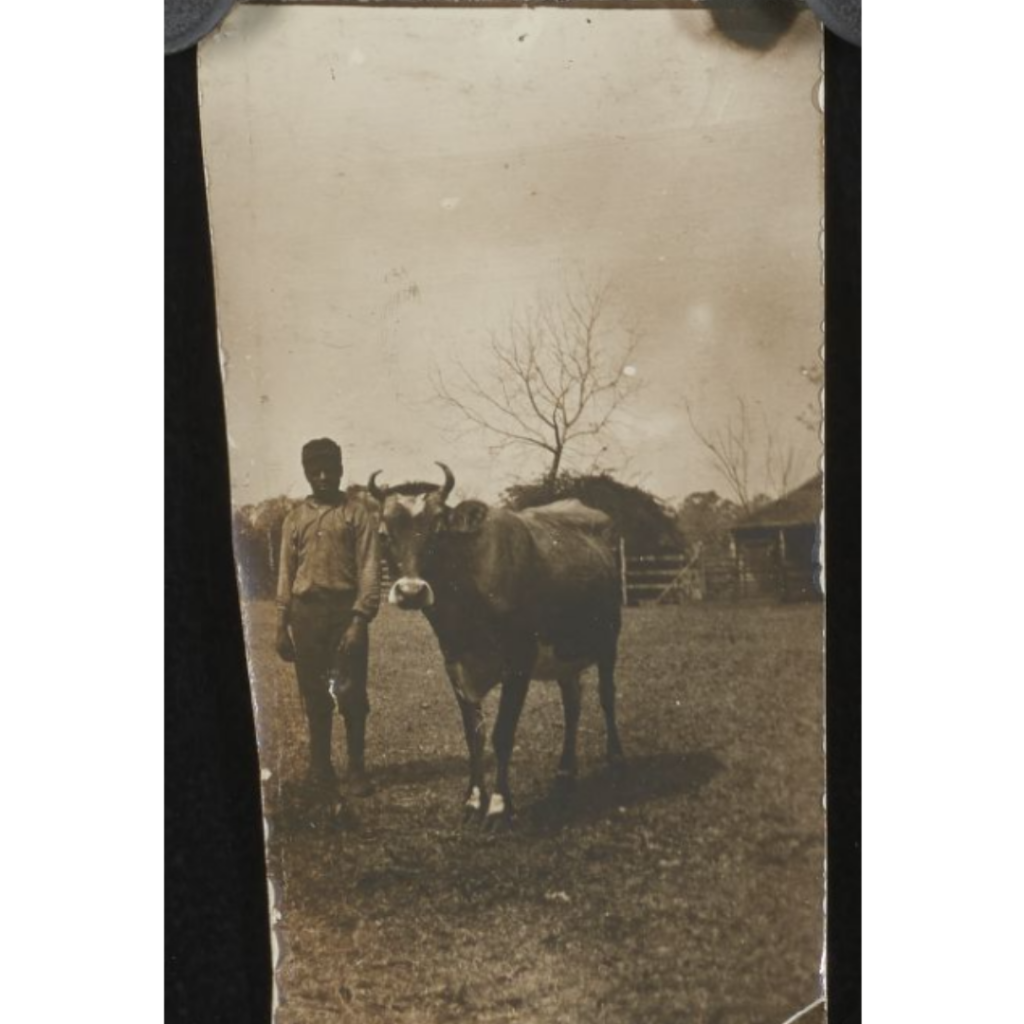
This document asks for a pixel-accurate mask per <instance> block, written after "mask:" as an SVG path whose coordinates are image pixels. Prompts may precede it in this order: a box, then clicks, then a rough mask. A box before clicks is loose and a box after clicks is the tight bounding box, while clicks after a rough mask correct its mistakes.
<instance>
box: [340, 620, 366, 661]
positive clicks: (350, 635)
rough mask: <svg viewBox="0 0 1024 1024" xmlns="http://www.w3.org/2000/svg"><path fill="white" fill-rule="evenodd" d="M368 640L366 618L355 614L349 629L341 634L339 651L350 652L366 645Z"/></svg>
mask: <svg viewBox="0 0 1024 1024" xmlns="http://www.w3.org/2000/svg"><path fill="white" fill-rule="evenodd" d="M366 641H367V631H366V619H364V618H363V617H362V616H361V615H355V616H353V618H352V621H351V622H350V623H349V626H348V629H346V630H345V632H344V633H343V634H342V636H341V642H340V643H339V644H338V653H339V654H348V653H349V652H350V651H352V650H355V649H357V648H359V647H365V646H366Z"/></svg>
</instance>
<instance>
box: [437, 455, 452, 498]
mask: <svg viewBox="0 0 1024 1024" xmlns="http://www.w3.org/2000/svg"><path fill="white" fill-rule="evenodd" d="M437 465H438V466H440V467H441V470H442V472H443V473H444V487H442V488H441V500H442V501H447V500H448V495H449V494H451V493H452V491H453V490H454V488H455V474H454V473H453V472H452V471H451V470H450V469H449V468H448V467H447V466H446V465H445V464H444V463H443V462H438V463H437Z"/></svg>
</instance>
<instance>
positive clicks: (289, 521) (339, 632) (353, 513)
mask: <svg viewBox="0 0 1024 1024" xmlns="http://www.w3.org/2000/svg"><path fill="white" fill-rule="evenodd" d="M302 468H303V471H304V472H305V475H306V479H307V480H308V481H309V486H310V489H311V491H312V493H311V494H310V496H309V497H308V498H306V499H305V501H303V502H302V504H301V505H298V506H296V507H295V508H294V509H293V510H292V511H291V512H290V513H289V514H288V516H287V518H286V519H285V521H284V528H283V533H282V537H281V562H280V570H279V574H278V587H277V609H278V618H277V638H276V647H277V653H278V655H279V656H280V657H281V658H282V659H283V660H284V661H288V662H294V663H295V674H296V677H297V678H298V683H299V691H300V693H301V694H302V702H303V705H304V706H305V710H306V718H307V720H308V723H309V759H310V774H311V776H312V779H313V781H314V783H316V784H317V785H320V786H323V787H325V788H328V789H331V790H332V791H333V790H336V788H337V779H336V776H335V773H334V767H333V765H332V763H331V722H332V719H333V711H334V708H335V707H337V709H338V711H339V712H340V713H341V715H342V717H343V718H344V719H345V733H346V739H347V741H348V776H349V782H350V790H351V792H353V793H354V794H356V795H360V796H365V795H368V794H369V793H370V792H371V787H370V784H369V781H368V779H367V777H366V765H365V746H366V716H367V715H368V714H369V712H370V704H369V700H368V698H367V694H366V682H367V662H368V655H369V637H368V629H367V627H368V626H369V624H370V622H371V621H372V619H373V617H374V616H375V615H376V614H377V609H378V606H379V604H380V552H379V549H378V540H377V529H376V525H375V523H374V522H373V518H372V516H371V514H370V512H369V510H368V509H367V507H366V506H365V505H364V504H363V503H362V502H360V501H359V500H358V499H356V498H352V497H350V496H347V495H345V494H343V493H342V491H341V477H342V473H343V466H342V458H341V448H340V447H339V446H338V444H337V443H335V442H334V441H332V440H331V439H330V438H319V439H318V440H315V441H310V442H308V443H307V444H306V445H304V446H303V448H302Z"/></svg>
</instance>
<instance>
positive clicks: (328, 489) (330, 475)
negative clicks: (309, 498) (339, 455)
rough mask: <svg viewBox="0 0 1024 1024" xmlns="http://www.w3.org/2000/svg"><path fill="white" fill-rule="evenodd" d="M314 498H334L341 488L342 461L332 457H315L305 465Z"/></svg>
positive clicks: (304, 468)
mask: <svg viewBox="0 0 1024 1024" xmlns="http://www.w3.org/2000/svg"><path fill="white" fill-rule="evenodd" d="M302 468H303V470H305V473H306V479H307V480H308V481H309V486H310V487H311V488H312V489H313V497H314V498H332V497H335V496H337V494H338V492H339V491H340V490H341V462H340V461H339V460H338V459H332V458H329V457H328V458H323V457H320V458H313V459H310V460H309V461H308V462H307V463H305V464H304V465H303V467H302Z"/></svg>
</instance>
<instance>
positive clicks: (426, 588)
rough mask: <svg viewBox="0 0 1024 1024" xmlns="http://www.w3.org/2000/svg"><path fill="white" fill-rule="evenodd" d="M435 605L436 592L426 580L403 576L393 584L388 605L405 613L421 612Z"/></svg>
mask: <svg viewBox="0 0 1024 1024" xmlns="http://www.w3.org/2000/svg"><path fill="white" fill-rule="evenodd" d="M433 603H434V590H433V588H432V587H431V586H430V584H429V583H428V582H427V581H426V580H421V579H417V578H416V577H414V576H403V577H402V578H401V579H400V580H396V581H395V582H394V584H392V587H391V590H390V591H389V593H388V604H393V605H394V606H395V607H396V608H401V609H403V610H404V611H419V610H420V609H421V608H429V607H430V606H431V605H432V604H433Z"/></svg>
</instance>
